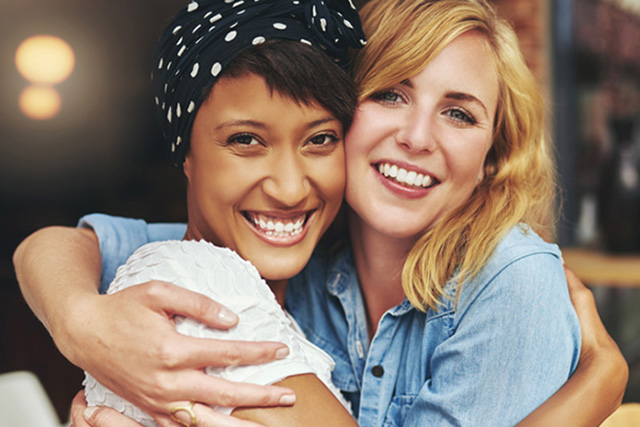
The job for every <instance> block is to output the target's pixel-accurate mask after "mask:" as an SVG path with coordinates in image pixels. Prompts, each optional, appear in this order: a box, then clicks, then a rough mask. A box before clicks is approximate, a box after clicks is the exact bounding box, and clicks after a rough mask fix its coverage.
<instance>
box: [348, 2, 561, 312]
mask: <svg viewBox="0 0 640 427" xmlns="http://www.w3.org/2000/svg"><path fill="white" fill-rule="evenodd" d="M361 17H362V22H363V26H364V30H365V34H367V38H368V44H367V46H366V47H365V48H364V49H363V50H362V51H360V52H359V53H356V54H355V56H354V59H353V72H354V78H355V80H356V84H357V85H358V87H359V90H360V100H363V99H366V98H368V97H369V96H371V95H372V94H374V93H375V92H378V91H380V90H382V89H386V88H389V87H391V86H394V85H396V84H398V83H400V82H402V81H403V80H405V79H408V78H410V77H412V76H414V75H416V74H417V73H418V72H420V71H421V70H422V69H423V68H424V67H425V65H426V64H427V63H428V62H429V61H430V60H431V59H432V58H434V57H435V56H436V55H437V54H438V53H439V52H440V51H441V50H442V49H443V48H444V47H445V46H447V44H449V43H450V42H451V41H452V40H454V39H455V38H456V37H458V36H459V35H461V34H463V33H465V32H467V31H471V30H475V31H479V32H480V33H482V34H483V35H484V36H485V37H486V40H487V42H488V44H489V46H490V47H491V50H492V52H493V54H494V57H495V66H496V68H497V72H498V76H499V80H500V85H499V91H500V93H499V97H498V108H497V111H496V117H495V120H494V136H493V143H492V146H491V149H490V150H489V153H488V155H487V158H486V160H485V165H484V173H485V177H484V179H483V181H482V182H481V183H480V184H479V185H478V186H477V188H476V189H475V191H474V192H473V194H472V195H471V197H470V198H469V200H468V201H467V203H466V204H464V205H463V206H461V207H460V208H458V209H456V210H455V211H453V212H451V213H450V214H449V215H447V216H446V217H445V218H443V219H442V220H441V221H439V222H438V223H437V224H436V225H435V226H434V227H433V228H432V229H429V230H427V231H426V232H425V233H424V235H423V236H421V237H420V238H419V240H418V241H417V243H416V244H415V245H414V247H413V249H412V250H411V252H410V253H409V256H408V258H407V260H406V262H405V265H404V269H403V273H402V283H403V287H404V291H405V294H406V295H407V297H408V298H409V300H410V301H411V303H412V304H413V305H414V306H415V307H416V308H418V309H420V310H423V311H426V310H427V309H428V308H433V309H437V308H438V306H439V305H440V299H441V297H442V296H443V294H444V292H443V288H444V285H445V283H446V282H447V280H448V279H449V278H451V277H452V276H453V275H454V274H456V278H457V279H458V280H460V283H463V281H464V280H466V279H468V278H471V277H473V276H474V275H476V274H477V273H478V272H479V271H480V270H481V268H482V266H483V265H485V263H486V262H487V260H488V259H489V258H490V256H491V255H492V253H493V251H494V249H495V247H496V246H497V245H498V243H499V242H500V240H501V239H502V238H503V237H504V236H505V234H506V233H507V232H508V231H509V230H510V229H511V228H512V227H514V226H516V225H517V224H519V223H526V224H528V225H529V226H530V227H531V228H532V229H533V230H534V231H536V232H538V233H539V234H541V235H542V236H545V237H546V238H549V236H552V235H553V225H552V224H553V222H554V220H553V217H554V216H555V214H554V206H555V197H556V179H555V178H556V177H555V166H554V162H553V157H552V152H551V151H552V150H551V147H550V142H549V140H548V138H547V136H546V128H545V123H544V109H545V107H544V102H543V98H542V95H541V90H540V89H539V86H538V84H537V82H536V79H535V78H534V76H533V74H532V73H531V71H530V70H529V68H528V66H527V65H526V63H525V61H524V58H523V56H522V54H521V52H520V49H519V45H518V39H517V37H516V35H515V33H514V31H513V30H512V29H511V27H510V26H509V25H508V24H507V23H506V22H505V21H504V20H502V19H501V18H499V17H498V16H497V14H496V13H495V11H494V10H493V8H492V7H491V6H490V5H489V4H488V3H487V2H486V1H483V0H371V1H370V2H368V3H367V4H366V5H365V7H364V8H363V9H362V11H361ZM488 66H489V65H488Z"/></svg>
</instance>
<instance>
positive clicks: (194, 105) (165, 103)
mask: <svg viewBox="0 0 640 427" xmlns="http://www.w3.org/2000/svg"><path fill="white" fill-rule="evenodd" d="M272 39H283V40H294V41H300V42H302V43H306V44H309V45H312V46H316V47H319V48H321V49H322V50H323V51H324V52H325V53H327V54H328V55H329V56H330V57H332V58H333V59H334V60H335V61H336V62H337V63H338V64H339V65H341V66H343V67H344V66H345V65H346V62H347V50H348V48H360V47H362V46H364V45H365V43H366V41H365V36H364V33H363V32H362V27H361V24H360V18H359V16H358V12H357V11H356V8H355V6H354V5H353V3H352V0H197V1H192V2H191V3H189V5H188V6H187V7H186V8H185V9H183V10H182V11H180V12H179V13H178V14H177V15H176V16H175V18H174V19H173V21H172V22H171V24H169V26H168V27H167V29H166V30H165V32H164V33H163V34H162V36H161V37H160V40H159V41H158V43H157V45H156V50H155V53H154V63H155V65H154V70H153V73H152V78H153V91H154V95H155V102H156V106H157V111H158V113H159V115H160V118H161V120H160V125H161V127H162V130H163V134H164V136H165V138H166V139H167V141H168V142H169V144H170V146H171V155H172V159H173V161H174V163H175V164H176V165H178V166H179V167H181V165H182V163H183V161H184V156H185V149H186V145H188V141H187V139H188V137H189V134H190V131H191V126H192V124H193V121H194V118H195V114H196V112H197V111H198V108H199V107H200V104H201V103H202V101H203V94H202V91H203V88H205V87H209V86H211V85H212V84H213V82H215V80H216V79H217V77H218V76H219V75H220V73H222V72H223V70H225V68H226V67H228V66H229V65H230V64H231V62H232V61H233V59H234V58H235V57H236V56H237V55H238V54H239V53H240V52H242V51H243V50H244V49H246V48H248V47H251V46H253V45H257V44H260V43H263V42H265V41H266V40H272ZM292 60H295V58H293V59H292Z"/></svg>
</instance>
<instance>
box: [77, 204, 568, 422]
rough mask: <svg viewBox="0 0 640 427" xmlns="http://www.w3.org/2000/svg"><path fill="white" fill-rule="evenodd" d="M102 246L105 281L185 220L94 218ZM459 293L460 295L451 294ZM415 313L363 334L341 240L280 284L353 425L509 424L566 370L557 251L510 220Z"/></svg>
mask: <svg viewBox="0 0 640 427" xmlns="http://www.w3.org/2000/svg"><path fill="white" fill-rule="evenodd" d="M80 224H81V226H85V227H93V228H94V230H95V231H96V233H97V234H98V237H99V240H100V246H101V250H102V253H103V276H102V284H101V289H103V288H106V286H108V284H109V282H110V281H111V280H112V278H113V275H114V274H115V270H116V269H117V266H118V265H120V264H122V263H124V262H125V261H126V258H127V257H128V256H129V255H127V253H129V254H130V253H132V252H133V251H134V250H135V249H137V247H138V246H140V245H142V244H144V243H147V242H149V241H151V240H162V239H176V238H181V236H182V235H183V234H184V231H185V226H184V225H177V224H147V223H145V222H144V221H141V220H131V219H124V218H116V217H107V216H104V215H90V216H88V217H85V218H83V219H82V220H81V223H80ZM456 292H458V293H459V295H458V297H457V301H456V298H455V295H456ZM445 293H446V294H447V295H448V296H449V298H447V297H444V298H442V299H441V303H442V306H441V307H440V309H439V310H437V311H434V310H428V311H427V312H426V313H423V312H421V311H419V310H416V309H415V308H414V307H413V306H412V305H411V304H410V303H409V302H408V301H407V300H405V301H404V302H402V303H401V304H400V305H398V306H396V307H394V308H392V309H390V310H389V311H387V312H386V313H385V314H384V316H383V317H382V319H381V320H380V322H379V324H378V329H377V331H376V334H375V336H374V337H373V339H372V340H369V335H368V331H367V320H366V312H365V306H364V302H363V296H362V294H361V292H360V287H359V285H358V282H357V277H356V271H355V267H354V263H353V258H352V255H351V251H350V249H349V248H346V249H345V250H343V251H342V252H340V253H338V254H335V255H328V254H327V253H326V252H324V251H323V250H322V249H318V250H316V252H315V253H314V255H313V257H312V259H311V260H310V262H309V264H308V265H307V267H306V268H305V269H304V270H303V271H302V272H301V273H300V274H299V275H298V276H296V277H295V278H293V279H291V280H290V282H289V286H288V287H287V294H286V303H285V304H286V308H287V309H288V310H289V312H290V313H291V314H292V315H293V316H294V317H295V319H296V320H297V321H298V323H299V325H300V326H301V328H302V329H303V331H304V332H305V334H306V335H307V338H308V339H309V340H310V341H312V342H313V343H314V344H316V345H318V346H319V347H321V348H322V349H323V350H325V351H326V352H327V353H329V354H330V355H331V356H332V357H333V358H334V360H335V362H336V368H335V370H334V372H333V376H332V380H333V382H334V384H335V385H336V386H337V387H338V388H339V389H340V390H342V392H343V394H344V395H345V397H346V398H347V399H348V400H349V401H350V402H351V403H352V408H353V410H354V414H355V415H356V417H357V419H358V422H359V424H360V425H361V426H385V427H386V426H407V427H410V426H411V427H413V426H415V427H418V426H478V425H482V426H512V425H515V424H517V422H518V421H520V420H521V419H522V418H524V417H525V416H526V415H527V414H529V413H530V412H531V411H533V410H534V409H535V408H536V407H538V406H539V405H540V404H541V403H542V402H544V401H545V400H546V399H548V398H549V397H550V396H551V395H552V394H553V393H554V392H555V391H556V390H558V389H559V388H560V387H561V386H562V384H564V382H565V381H566V380H567V379H568V378H569V376H570V375H571V373H572V372H573V371H574V369H575V367H576V365H577V362H578V357H579V353H580V326H579V323H578V320H577V317H576V315H575V312H574V310H573V307H572V305H571V302H570V299H569V295H568V290H567V285H566V281H565V278H564V272H563V268H562V262H561V259H560V251H559V250H558V248H557V247H556V246H555V245H551V244H548V243H545V242H544V241H542V239H540V238H539V237H538V236H537V235H535V234H534V233H533V232H532V231H530V230H528V229H527V228H526V227H516V228H514V229H513V230H512V231H511V232H510V233H509V234H508V235H507V236H506V237H505V238H504V239H503V241H502V242H501V244H500V245H499V246H498V248H497V249H496V251H495V253H494V255H493V256H492V257H491V259H490V260H489V262H488V263H487V265H485V267H484V268H483V269H482V271H481V272H480V273H479V274H478V275H477V276H476V277H475V278H474V279H473V280H471V281H467V282H466V283H464V285H463V286H460V287H459V286H458V284H457V283H456V282H455V281H449V282H448V283H447V284H446V286H445Z"/></svg>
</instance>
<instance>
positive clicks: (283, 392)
mask: <svg viewBox="0 0 640 427" xmlns="http://www.w3.org/2000/svg"><path fill="white" fill-rule="evenodd" d="M200 375H202V374H200ZM191 384H192V385H191V387H190V392H191V393H192V394H191V395H192V396H193V398H194V400H196V401H199V402H203V403H207V404H210V405H213V406H222V407H232V408H236V407H269V406H291V405H293V404H294V403H295V401H296V395H295V392H294V391H293V390H292V389H290V388H287V387H279V386H262V385H256V384H249V383H236V382H232V381H228V380H224V379H221V378H216V377H211V376H207V378H206V381H204V380H202V379H201V380H200V381H195V380H194V381H193V382H192V383H191Z"/></svg>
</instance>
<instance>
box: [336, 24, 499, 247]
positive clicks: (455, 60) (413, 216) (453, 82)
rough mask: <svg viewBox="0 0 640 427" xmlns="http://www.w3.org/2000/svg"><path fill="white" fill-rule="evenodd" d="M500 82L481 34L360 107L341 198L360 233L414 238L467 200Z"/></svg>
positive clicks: (477, 177) (479, 169) (488, 137)
mask: <svg viewBox="0 0 640 427" xmlns="http://www.w3.org/2000/svg"><path fill="white" fill-rule="evenodd" d="M498 91H499V87H498V76H497V72H496V67H495V62H494V59H493V55H492V52H491V49H490V47H489V45H488V44H487V42H486V40H485V38H484V37H483V36H482V35H481V34H480V33H478V32H475V31H469V32H467V33H464V34H462V35H461V36H459V37H457V38H456V39H454V40H453V41H452V42H451V43H449V45H447V46H446V47H445V48H444V49H443V50H442V51H440V53H439V54H438V55H437V56H435V57H434V58H433V60H432V61H430V62H429V63H428V64H427V66H426V67H425V68H424V69H423V70H422V71H421V72H420V73H418V74H417V75H415V76H413V77H412V78H410V79H407V80H405V81H403V82H401V83H400V84H398V85H396V86H394V87H391V88H388V89H384V90H381V91H378V92H376V93H374V95H372V96H371V97H369V98H368V99H366V100H364V101H363V102H361V103H360V105H359V106H358V109H357V110H356V115H355V118H354V122H353V125H352V126H351V129H350V130H349V133H348V135H347V137H346V140H347V142H346V162H347V189H346V200H347V203H348V204H349V206H350V207H351V208H352V209H353V210H354V212H355V213H356V214H357V218H356V221H360V222H361V225H363V226H364V227H365V228H367V227H368V228H370V229H373V230H376V231H377V232H379V233H382V234H384V235H387V236H390V237H393V238H401V239H411V240H415V239H417V238H418V237H419V236H420V235H421V234H422V233H423V232H424V231H425V230H427V229H429V228H431V227H433V226H434V225H435V224H436V223H437V222H438V221H439V220H441V219H442V218H443V217H444V216H445V215H446V214H448V213H449V212H451V211H452V210H454V209H456V208H458V207H460V206H461V205H463V204H464V203H465V201H467V200H468V198H469V196H470V195H471V194H472V192H473V190H474V188H475V187H476V185H477V184H478V183H479V182H480V181H481V180H482V178H483V164H484V160H485V157H486V155H487V152H488V150H489V148H490V147H491V143H492V139H493V124H494V116H495V112H496V107H497V102H498Z"/></svg>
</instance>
